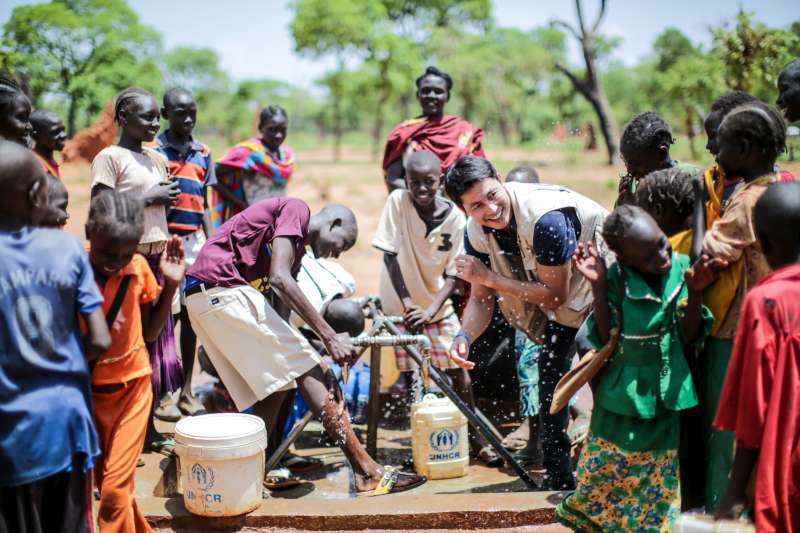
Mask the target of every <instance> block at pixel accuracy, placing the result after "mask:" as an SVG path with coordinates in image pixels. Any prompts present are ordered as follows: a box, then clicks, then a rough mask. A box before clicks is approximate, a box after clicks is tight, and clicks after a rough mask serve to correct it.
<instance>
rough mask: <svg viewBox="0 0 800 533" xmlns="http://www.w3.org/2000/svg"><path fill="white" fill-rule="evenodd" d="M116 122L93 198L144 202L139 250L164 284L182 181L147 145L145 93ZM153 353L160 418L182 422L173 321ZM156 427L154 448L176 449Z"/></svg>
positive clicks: (153, 127)
mask: <svg viewBox="0 0 800 533" xmlns="http://www.w3.org/2000/svg"><path fill="white" fill-rule="evenodd" d="M114 117H115V120H116V121H117V123H118V124H119V126H120V137H119V142H117V144H115V145H111V146H108V147H106V148H104V149H103V150H102V151H101V152H100V153H99V154H97V156H96V157H95V158H94V161H92V186H91V188H92V196H95V195H96V194H98V193H100V192H101V191H103V190H105V189H115V190H117V191H120V192H128V193H130V194H133V195H136V196H138V197H139V198H140V199H141V200H142V202H143V203H144V223H145V230H144V234H143V235H142V240H141V241H140V243H139V248H138V250H137V251H138V252H139V253H141V254H142V255H144V256H145V257H146V258H147V261H148V263H149V264H150V268H151V269H152V270H153V273H154V274H155V276H156V279H157V280H158V282H159V283H162V282H163V279H162V276H161V272H160V270H159V268H158V264H159V260H160V258H161V254H162V253H163V252H164V250H165V249H166V243H167V240H168V239H169V231H168V230H167V212H166V209H167V207H168V206H170V205H172V204H173V202H175V201H176V200H177V197H178V193H179V192H180V190H179V188H178V182H177V181H171V180H169V179H168V176H169V173H168V171H167V161H166V159H164V157H163V156H162V155H160V154H159V153H157V152H156V151H155V150H152V149H150V148H147V147H146V146H144V143H148V142H151V141H152V140H153V139H154V138H155V136H156V133H158V129H159V126H160V123H159V119H160V112H159V107H158V103H157V102H156V100H155V98H154V97H153V95H152V94H150V93H149V92H147V91H145V90H144V89H139V88H137V87H130V88H128V89H125V90H124V91H122V92H121V93H119V95H118V96H117V100H116V103H115V106H114ZM147 349H148V351H149V352H150V365H151V367H152V369H153V374H152V382H153V397H154V398H158V399H159V404H160V405H159V409H158V410H157V414H158V415H159V417H164V418H168V419H169V418H171V419H175V420H177V419H178V418H180V412H178V410H177V407H175V405H174V404H172V403H171V401H168V400H169V393H170V392H173V391H175V390H177V389H179V388H180V387H181V385H182V381H183V378H182V372H181V362H180V358H179V357H178V353H177V350H176V347H175V332H174V323H173V320H172V317H170V318H169V319H168V320H167V324H166V325H165V326H164V329H162V330H161V335H159V337H158V339H157V340H156V341H155V342H153V343H148V345H147ZM173 410H174V411H175V412H174V413H172V412H171V411H173ZM150 426H151V427H150V429H149V431H148V438H147V446H148V447H149V448H151V449H154V451H162V450H163V449H164V447H165V446H167V447H169V446H171V445H172V443H171V442H169V441H167V440H165V439H164V438H163V437H162V436H161V435H159V434H158V433H157V432H156V431H155V427H154V426H153V424H152V419H151V421H150Z"/></svg>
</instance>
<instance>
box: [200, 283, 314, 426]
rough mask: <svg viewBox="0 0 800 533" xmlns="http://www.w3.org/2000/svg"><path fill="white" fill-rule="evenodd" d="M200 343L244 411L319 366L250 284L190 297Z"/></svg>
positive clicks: (302, 341) (300, 337)
mask: <svg viewBox="0 0 800 533" xmlns="http://www.w3.org/2000/svg"><path fill="white" fill-rule="evenodd" d="M186 308H187V310H188V312H189V320H191V322H192V327H193V328H194V331H195V333H196V334H197V340H198V341H199V342H200V344H202V345H203V347H204V348H205V350H206V353H208V357H209V359H211V363H212V364H213V365H214V367H215V368H216V370H217V373H218V374H219V377H220V378H221V379H222V382H223V383H224V384H225V387H226V388H227V389H228V392H230V395H231V398H232V399H233V401H234V403H235V404H236V407H237V408H238V409H239V410H242V409H246V408H247V407H250V406H251V405H253V404H254V403H256V402H257V401H259V400H263V399H264V398H266V397H267V396H269V395H270V394H272V393H273V392H276V391H280V390H287V389H292V388H294V387H295V386H296V384H295V382H294V380H295V379H296V378H297V377H299V376H302V375H303V374H305V373H306V372H308V371H309V370H311V369H312V368H314V367H315V366H317V365H318V364H319V363H320V361H321V358H320V356H319V354H318V353H317V352H316V351H315V350H314V348H312V347H311V344H309V342H308V340H306V338H305V337H303V335H302V334H301V333H300V332H299V331H298V330H297V328H295V327H293V326H291V325H289V323H288V322H286V321H284V320H283V319H282V318H281V317H280V316H279V315H278V313H277V311H275V309H274V308H273V307H272V306H271V305H270V304H269V302H268V301H267V300H266V298H264V296H263V295H262V294H261V293H260V292H258V291H257V290H255V289H254V288H253V287H251V286H249V285H244V286H240V287H233V288H224V287H213V288H210V289H208V290H204V291H201V292H198V293H194V294H191V295H189V296H188V297H187V298H186Z"/></svg>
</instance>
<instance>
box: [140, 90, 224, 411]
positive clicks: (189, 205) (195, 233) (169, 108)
mask: <svg viewBox="0 0 800 533" xmlns="http://www.w3.org/2000/svg"><path fill="white" fill-rule="evenodd" d="M163 104H164V107H162V108H161V114H162V115H163V116H164V117H165V118H166V119H167V120H168V121H169V129H168V130H167V131H165V132H164V133H162V134H161V135H159V136H158V138H157V139H156V142H155V146H154V148H155V150H156V151H157V152H159V153H160V154H161V155H163V156H164V157H165V158H166V160H167V165H168V168H169V176H170V178H171V179H172V180H174V181H176V182H177V183H178V186H179V188H180V194H178V199H177V201H176V202H175V204H173V205H172V206H170V207H169V209H168V210H167V227H168V228H169V232H170V234H172V235H177V236H179V237H180V238H181V239H182V241H183V250H184V254H185V257H184V261H185V263H186V268H187V269H188V268H189V267H191V266H192V265H193V264H194V260H195V259H196V258H197V254H198V253H199V252H200V248H202V246H203V244H204V243H205V242H206V238H207V237H208V231H207V229H206V225H205V221H204V213H205V208H206V207H208V206H207V203H206V189H207V188H208V187H210V186H213V185H214V184H216V183H217V178H216V176H215V174H214V160H213V159H212V158H211V150H209V148H208V146H206V145H205V144H203V143H201V142H199V141H197V140H196V139H195V138H194V137H193V136H192V132H193V131H194V126H195V121H196V119H197V104H196V103H195V100H194V96H192V93H190V92H189V91H187V90H185V89H171V90H169V91H167V93H166V94H165V95H164V102H163ZM185 303H186V302H185V299H184V298H183V291H177V292H176V293H175V298H174V301H173V302H172V307H173V313H174V314H175V317H174V321H175V322H176V323H177V321H178V320H180V322H181V336H180V347H181V367H182V368H183V386H182V387H181V393H180V398H179V399H178V403H177V405H176V404H175V403H173V402H172V398H170V397H165V398H163V400H162V401H160V402H159V404H160V405H159V408H158V409H156V413H155V414H156V416H157V417H158V418H161V419H163V420H167V421H176V420H179V419H180V417H181V415H182V414H183V415H193V414H194V413H195V412H197V411H198V410H200V409H202V407H203V406H202V405H200V403H199V402H198V401H197V399H195V397H194V394H192V370H193V369H194V358H195V347H196V345H197V336H196V335H195V333H194V330H193V329H192V325H191V323H190V322H189V315H188V314H187V312H186V305H185Z"/></svg>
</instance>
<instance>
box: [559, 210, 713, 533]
mask: <svg viewBox="0 0 800 533" xmlns="http://www.w3.org/2000/svg"><path fill="white" fill-rule="evenodd" d="M602 235H603V238H604V239H605V242H606V244H607V245H608V247H609V248H610V249H611V250H612V251H614V252H615V253H616V255H617V261H616V263H614V264H612V265H611V266H610V267H608V269H607V268H606V266H605V262H604V261H603V259H602V258H601V257H600V256H599V255H598V253H597V251H596V250H595V248H594V246H593V245H591V244H589V245H588V246H584V245H579V247H578V249H577V250H576V252H575V255H574V259H573V260H574V261H575V263H576V266H577V268H578V269H579V270H580V272H581V274H583V275H584V276H585V277H586V279H587V280H589V282H590V283H591V284H592V293H593V296H594V303H593V305H594V313H593V314H592V315H591V316H590V318H589V322H588V327H589V330H590V336H589V338H590V340H591V342H592V344H593V345H594V346H595V347H597V348H599V347H600V346H602V345H604V344H606V343H607V342H609V340H610V337H611V329H612V327H619V328H620V333H621V335H620V338H619V341H618V344H617V346H616V348H615V351H614V353H613V354H612V356H611V358H610V359H609V360H608V362H607V363H606V364H605V366H604V367H603V368H602V369H601V370H600V373H599V374H598V375H597V376H596V377H595V379H594V384H595V388H594V402H595V403H594V411H593V412H592V420H591V425H590V430H589V436H588V438H587V442H586V445H585V447H584V449H583V451H582V452H581V456H580V459H579V461H578V468H577V489H576V490H575V492H573V493H572V494H571V495H569V496H567V497H566V498H565V499H564V500H563V501H562V502H561V504H559V506H558V507H557V508H556V516H557V517H558V519H559V520H560V521H561V522H562V523H564V524H565V525H567V526H569V527H572V528H575V529H576V530H579V531H594V530H602V531H632V530H636V531H666V530H669V528H670V525H671V523H672V522H673V521H674V519H675V518H676V517H677V515H678V513H679V512H680V491H679V476H678V442H679V433H680V426H679V413H680V411H681V410H683V409H687V408H690V407H693V406H695V405H696V404H697V397H696V395H695V390H694V386H693V385H692V379H691V376H690V374H689V367H688V365H687V361H686V359H685V357H684V345H685V344H686V343H693V344H701V343H702V342H703V340H704V339H705V336H706V335H707V333H708V330H709V329H710V327H711V323H712V322H713V317H712V316H711V313H710V312H709V311H708V309H706V308H704V307H703V306H702V293H701V291H702V290H703V289H704V288H705V286H706V285H707V284H708V283H710V282H711V281H712V279H713V275H714V274H713V271H714V269H716V268H719V267H721V266H723V265H724V262H723V261H721V260H718V259H715V260H709V259H708V258H707V257H704V258H702V259H701V260H699V261H698V262H697V263H695V264H694V265H693V266H692V267H690V266H689V258H688V257H687V256H685V255H680V254H677V253H675V252H673V251H672V248H671V247H670V244H669V240H668V239H667V237H666V235H664V233H663V232H662V231H661V230H660V229H659V227H658V225H657V224H656V223H655V221H654V220H653V219H652V217H650V215H648V214H647V213H646V212H645V211H643V210H642V209H641V208H639V207H636V206H631V205H623V206H620V207H618V208H617V209H616V210H615V211H614V212H613V213H612V214H611V215H609V217H608V218H607V219H606V221H605V223H604V224H603V230H602Z"/></svg>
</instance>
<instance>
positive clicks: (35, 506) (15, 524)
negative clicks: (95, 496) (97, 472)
mask: <svg viewBox="0 0 800 533" xmlns="http://www.w3.org/2000/svg"><path fill="white" fill-rule="evenodd" d="M91 487H92V485H91V476H90V473H84V472H83V469H82V468H81V467H80V466H76V467H74V468H73V469H72V471H71V472H59V473H58V474H54V475H52V476H49V477H46V478H44V479H40V480H38V481H34V482H32V483H28V484H26V485H17V486H15V487H0V533H51V532H54V533H92V531H93V530H94V528H93V523H92V505H91Z"/></svg>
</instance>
